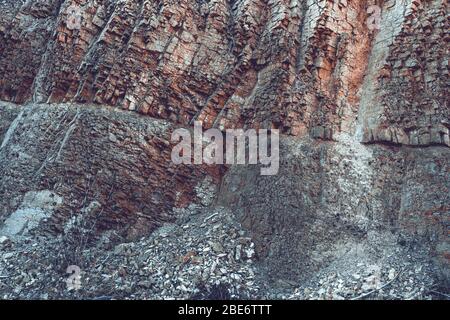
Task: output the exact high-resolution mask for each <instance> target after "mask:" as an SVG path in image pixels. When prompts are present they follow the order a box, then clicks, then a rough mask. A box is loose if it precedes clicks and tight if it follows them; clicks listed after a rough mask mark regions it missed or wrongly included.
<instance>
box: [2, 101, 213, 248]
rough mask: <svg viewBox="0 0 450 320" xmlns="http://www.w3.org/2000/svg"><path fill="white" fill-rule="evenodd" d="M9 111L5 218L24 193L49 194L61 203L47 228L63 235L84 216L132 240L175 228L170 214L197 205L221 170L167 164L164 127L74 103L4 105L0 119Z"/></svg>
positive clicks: (4, 174) (167, 140) (162, 123)
mask: <svg viewBox="0 0 450 320" xmlns="http://www.w3.org/2000/svg"><path fill="white" fill-rule="evenodd" d="M19 110H20V111H19ZM15 111H19V112H18V113H17V112H15ZM10 112H15V113H16V114H17V116H16V118H15V119H13V118H12V117H10V118H9V119H10V126H9V128H8V131H7V132H6V133H5V134H3V136H4V138H3V142H2V147H1V149H0V159H1V161H0V172H1V177H2V178H1V184H0V194H1V197H0V199H1V200H0V203H1V204H0V207H1V215H2V218H3V219H6V218H7V217H8V216H9V215H10V214H11V213H12V212H14V211H15V210H17V209H21V202H22V201H23V200H22V199H23V197H24V196H25V197H26V194H28V193H29V192H33V191H38V190H52V192H54V193H55V194H56V195H57V196H58V197H61V198H63V201H62V203H59V204H58V206H55V208H54V209H53V210H52V215H51V217H49V220H50V221H48V222H47V223H45V228H46V229H49V230H51V231H59V232H62V230H63V229H64V226H65V224H66V223H68V221H69V220H70V218H71V217H73V216H76V215H84V216H85V219H86V220H88V221H91V222H92V223H93V224H94V225H95V227H94V229H95V230H97V231H98V232H97V233H99V234H101V232H105V231H108V230H114V231H118V236H121V237H124V238H128V239H134V238H136V237H137V236H139V235H141V234H144V233H147V232H149V231H151V230H153V229H154V228H155V227H156V226H160V225H161V224H162V223H163V222H168V221H172V220H173V218H174V217H173V216H172V209H173V208H176V207H184V206H187V205H188V204H189V203H191V202H193V201H195V202H200V201H201V200H202V199H198V197H197V194H198V192H197V191H196V190H195V188H196V187H198V186H199V185H201V183H202V182H203V180H204V179H205V178H206V177H208V178H209V179H211V183H213V182H214V179H216V178H218V177H220V176H221V174H220V168H215V167H210V168H207V167H203V166H188V165H185V166H175V165H173V164H172V162H171V159H170V153H171V142H170V134H171V132H172V131H173V128H172V125H171V124H170V123H169V122H167V121H159V120H155V119H151V118H143V117H139V116H138V115H136V114H132V113H127V112H117V111H116V110H111V109H105V108H95V107H94V108H93V107H89V106H77V105H72V104H67V105H59V106H47V105H28V106H23V107H20V106H15V105H14V106H12V105H5V104H4V103H2V104H1V111H0V113H1V114H2V119H4V118H3V114H5V115H9V113H10ZM215 182H216V183H217V179H216V180H215ZM55 202H56V200H55ZM93 203H95V205H94V206H93ZM93 207H95V210H94V209H92V208H93Z"/></svg>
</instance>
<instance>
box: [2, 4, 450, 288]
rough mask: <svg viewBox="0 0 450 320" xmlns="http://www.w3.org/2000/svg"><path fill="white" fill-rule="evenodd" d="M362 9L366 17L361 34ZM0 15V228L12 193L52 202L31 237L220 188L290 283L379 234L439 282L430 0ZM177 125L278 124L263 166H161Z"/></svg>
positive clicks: (24, 8) (449, 185) (439, 107)
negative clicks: (264, 172) (273, 164)
mask: <svg viewBox="0 0 450 320" xmlns="http://www.w3.org/2000/svg"><path fill="white" fill-rule="evenodd" d="M369 5H378V6H379V7H380V8H381V12H382V16H381V19H380V21H379V25H378V27H377V28H376V29H375V30H373V28H369V26H368V19H369V16H370V14H368V13H367V7H368V6H369ZM0 8H1V9H2V12H3V14H2V16H1V17H0V100H3V101H7V102H8V103H6V102H5V103H1V104H0V143H1V147H0V159H1V163H0V173H1V180H0V195H1V196H0V216H1V219H2V220H3V221H6V220H7V218H8V217H10V216H11V214H12V213H13V212H17V210H21V203H22V201H23V197H24V195H26V194H27V193H28V192H35V191H42V190H50V191H52V192H55V194H57V195H58V197H62V199H63V202H62V204H61V205H59V206H58V207H57V208H56V209H55V211H54V213H53V214H52V215H51V217H50V218H49V219H50V220H51V221H52V223H47V224H46V226H47V227H46V229H49V231H52V232H61V230H63V229H64V226H65V225H67V223H69V222H70V221H71V218H72V217H73V215H74V214H82V215H86V216H88V218H89V219H88V220H89V221H91V222H92V221H96V222H95V228H96V230H97V231H98V233H99V234H100V233H102V232H104V231H107V230H109V231H114V232H117V233H118V235H119V237H125V238H128V239H132V238H136V237H137V236H140V235H142V234H146V233H148V232H149V231H150V230H153V229H154V228H155V227H158V226H160V225H161V224H162V223H164V222H167V221H172V220H173V219H175V218H176V217H175V216H174V215H173V208H177V207H186V206H187V205H188V204H190V203H192V202H194V203H203V204H205V205H206V204H208V203H209V202H210V198H211V195H212V193H211V192H209V191H208V190H214V189H215V188H217V186H218V185H221V187H220V190H219V191H220V195H219V197H218V203H220V204H221V205H223V206H225V207H229V208H232V209H233V212H234V213H235V214H237V216H238V217H239V219H241V222H242V223H243V225H244V226H245V227H246V228H247V230H249V231H250V233H251V234H252V237H253V238H254V240H255V245H256V249H257V253H258V257H259V258H260V259H261V261H262V262H263V264H264V266H265V267H266V269H267V271H268V272H269V274H273V275H277V276H280V277H283V278H286V279H291V280H292V279H294V280H296V279H304V278H305V277H308V276H310V275H311V274H312V273H314V272H317V271H318V270H321V268H323V267H324V266H327V265H329V264H330V263H332V262H333V261H339V259H340V258H342V256H343V253H344V252H347V251H348V250H347V249H348V248H352V247H354V246H355V245H356V244H360V243H364V245H366V247H365V248H373V247H376V246H381V244H374V243H376V241H375V242H374V241H372V240H371V241H369V242H367V241H368V240H367V239H368V238H370V239H376V238H377V237H380V238H382V239H384V240H380V243H383V245H385V244H386V243H390V241H391V240H392V239H396V241H397V242H398V243H395V244H393V246H397V245H398V246H403V245H405V243H406V244H408V243H420V244H421V245H422V246H423V247H424V248H425V249H426V250H428V252H429V253H428V255H427V256H426V257H427V258H432V259H433V261H434V262H435V263H436V265H437V266H439V267H440V269H441V271H440V275H441V276H442V275H443V278H444V280H446V281H447V283H448V279H449V275H448V270H449V269H450V268H449V264H450V260H449V259H450V249H449V239H448V226H449V216H450V198H449V194H450V192H449V191H450V176H449V163H450V159H449V157H450V156H449V152H450V151H449V147H450V141H449V130H450V108H449V105H448V94H447V91H448V74H449V70H448V58H449V55H448V45H447V42H448V39H447V37H448V35H447V30H448V20H449V14H448V3H447V1H446V0H428V1H424V0H423V1H421V0H414V1H412V0H411V1H392V0H386V1H356V0H345V1H344V0H334V1H316V0H303V1H297V0H270V1H263V0H236V1H229V0H210V1H203V0H198V1H194V0H181V1H168V0H159V1H157V0H105V1H97V0H65V1H64V0H37V1H10V0H0ZM74 8H75V9H76V10H75V11H76V14H77V15H76V17H75V18H76V19H75V22H77V23H74V21H73V20H71V19H74V15H73V12H74V11H73V10H74ZM77 19H78V20H77ZM78 22H79V24H78ZM194 120H199V121H203V124H204V126H205V127H218V128H220V129H226V128H242V127H244V128H250V127H253V128H278V129H280V130H281V132H282V150H281V158H282V160H283V161H282V162H281V165H280V174H279V175H277V176H273V177H261V176H259V175H258V174H257V173H258V172H259V170H256V169H255V168H253V167H232V168H231V170H230V171H229V172H228V173H226V175H225V171H226V168H223V167H206V166H183V167H178V166H173V165H172V164H171V161H170V151H171V144H170V143H169V140H170V134H171V132H172V131H173V130H174V128H176V127H177V126H189V125H192V123H193V121H194ZM205 181H208V185H207V186H206V187H203V186H202V183H204V182H205ZM204 190H207V193H208V192H209V194H206V195H204V194H203V191H204ZM202 194H203V195H202ZM387 234H389V236H388V235H387ZM367 250H369V249H367ZM369 251H370V250H369ZM369 251H367V252H369ZM375 251H376V250H375ZM381 251H382V250H381ZM381 251H380V252H381ZM370 252H371V251H370ZM376 252H378V251H376ZM383 252H384V251H383ZM378 254H380V255H382V253H379V252H378ZM383 254H385V253H383ZM336 259H337V260H336Z"/></svg>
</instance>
